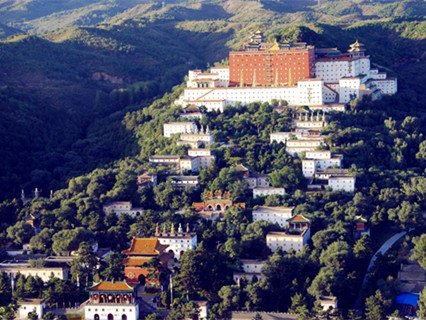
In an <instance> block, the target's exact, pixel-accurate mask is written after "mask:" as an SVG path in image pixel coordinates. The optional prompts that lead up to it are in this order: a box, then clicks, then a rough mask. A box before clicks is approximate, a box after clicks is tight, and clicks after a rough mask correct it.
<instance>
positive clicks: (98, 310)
mask: <svg viewBox="0 0 426 320" xmlns="http://www.w3.org/2000/svg"><path fill="white" fill-rule="evenodd" d="M136 289H137V287H135V286H131V285H129V284H128V283H126V282H109V281H105V282H100V283H98V284H97V285H95V286H93V287H92V288H90V289H89V301H88V302H87V303H86V304H85V306H84V318H85V319H86V320H137V319H139V301H138V297H137V290H136Z"/></svg>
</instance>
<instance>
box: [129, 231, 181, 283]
mask: <svg viewBox="0 0 426 320" xmlns="http://www.w3.org/2000/svg"><path fill="white" fill-rule="evenodd" d="M167 247H168V246H167V245H162V244H161V243H160V242H159V241H158V238H133V239H132V242H131V244H130V248H129V249H127V250H124V251H122V253H123V254H124V255H126V258H125V259H124V274H125V276H126V281H127V282H129V283H140V284H145V283H146V284H149V285H154V286H155V285H158V281H157V280H150V279H149V273H150V270H149V268H148V267H146V265H145V264H146V263H149V262H150V261H151V260H152V259H154V258H158V259H159V261H160V263H161V265H162V266H163V267H164V268H165V269H167V268H168V265H169V262H170V261H171V260H172V259H173V253H169V252H166V249H167Z"/></svg>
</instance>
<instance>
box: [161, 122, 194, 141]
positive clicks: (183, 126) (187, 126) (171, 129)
mask: <svg viewBox="0 0 426 320" xmlns="http://www.w3.org/2000/svg"><path fill="white" fill-rule="evenodd" d="M195 131H197V125H196V124H195V123H194V122H189V121H188V122H169V123H165V124H163V132H164V136H165V137H166V138H170V137H171V136H172V135H173V134H180V133H188V132H189V133H191V132H195Z"/></svg>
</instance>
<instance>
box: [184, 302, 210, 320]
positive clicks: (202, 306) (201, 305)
mask: <svg viewBox="0 0 426 320" xmlns="http://www.w3.org/2000/svg"><path fill="white" fill-rule="evenodd" d="M194 302H195V303H196V304H197V305H198V311H199V312H200V313H199V315H198V320H207V319H208V315H209V303H208V301H205V300H200V301H194ZM185 320H186V319H185Z"/></svg>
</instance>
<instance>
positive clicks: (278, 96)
mask: <svg viewBox="0 0 426 320" xmlns="http://www.w3.org/2000/svg"><path fill="white" fill-rule="evenodd" d="M396 92H397V80H396V79H394V78H389V77H387V75H386V73H383V72H379V70H377V69H374V68H371V66H370V58H369V56H368V55H367V54H366V50H365V48H364V45H363V44H362V43H359V42H358V41H356V42H355V43H353V44H351V46H350V48H349V50H348V51H347V52H345V53H342V52H340V51H339V50H337V49H336V48H315V47H314V46H312V45H308V44H306V43H302V42H288V41H283V42H277V41H275V42H266V41H265V38H264V35H263V33H262V32H260V31H257V32H255V33H254V34H253V35H252V36H251V38H250V41H249V43H247V44H246V45H245V46H244V47H243V48H242V49H241V50H238V51H233V52H230V54H229V66H219V67H212V68H210V70H209V72H203V71H201V70H191V71H189V74H188V82H187V87H186V88H185V89H184V92H183V94H182V95H181V96H180V97H179V99H178V100H177V101H176V104H177V105H180V106H182V114H181V116H182V117H183V118H184V119H185V121H182V122H169V123H165V124H164V125H163V135H164V137H166V138H173V137H175V136H177V137H178V138H177V140H176V143H177V144H178V145H185V146H189V147H190V149H189V150H188V153H187V155H186V156H179V155H151V156H150V157H149V162H150V164H151V165H152V166H153V167H156V166H166V167H170V168H171V170H169V172H168V179H170V180H171V183H172V185H173V186H175V187H176V188H196V187H197V186H198V184H199V180H198V176H196V175H194V174H197V173H198V172H199V171H200V170H201V169H203V168H207V167H209V166H210V165H211V164H212V163H213V162H214V161H215V160H216V159H215V156H214V155H212V153H211V150H210V146H211V145H212V144H213V143H214V137H213V134H212V133H211V132H210V129H209V127H206V128H204V127H201V128H198V126H197V124H196V123H195V122H194V119H199V118H202V116H203V114H202V112H201V111H200V107H205V108H206V109H207V110H208V111H220V112H223V110H224V109H225V107H226V106H235V105H236V104H237V103H242V104H248V103H252V102H256V101H259V102H271V101H272V100H284V101H286V102H287V103H288V105H289V106H309V107H310V110H315V111H314V112H305V113H299V114H296V115H295V118H294V119H293V127H292V129H291V130H290V131H288V132H272V133H271V135H270V142H271V143H283V144H284V145H285V150H286V152H287V153H288V154H289V155H291V156H298V157H300V158H301V159H302V171H303V175H304V177H305V178H306V179H307V180H308V181H309V186H308V190H317V189H324V187H325V186H328V187H330V188H331V189H332V190H342V191H347V192H354V190H355V177H354V176H352V175H351V174H350V173H349V171H348V170H347V169H343V168H342V165H343V164H342V161H343V156H342V155H339V154H333V153H332V152H331V151H329V150H326V147H327V145H326V142H325V136H324V135H322V131H323V130H324V128H325V127H326V126H327V121H326V117H325V111H328V110H338V111H341V110H342V108H343V107H342V106H344V104H346V103H348V102H350V101H351V100H353V99H356V98H358V99H359V98H361V97H362V96H364V95H369V96H371V97H372V98H373V99H377V98H380V97H381V96H382V95H392V94H395V93H396ZM235 170H236V171H237V172H239V173H241V177H242V179H243V180H244V181H246V182H247V185H248V188H249V189H251V190H252V192H253V198H254V199H256V198H258V197H266V196H270V195H284V194H285V189H284V188H274V187H271V184H270V181H269V177H268V175H267V174H259V173H255V172H250V170H249V169H248V168H246V167H245V166H243V165H242V164H239V165H237V166H235ZM170 172H171V173H172V174H169V173H170ZM157 183H158V176H157V174H155V173H150V172H148V171H144V172H142V173H141V174H140V175H139V176H138V177H137V184H138V187H139V188H144V187H146V186H156V185H157ZM34 197H35V198H38V197H40V194H39V191H38V190H37V189H36V190H35V195H34ZM22 198H23V200H24V199H26V197H25V194H24V193H22ZM232 207H236V208H240V209H245V208H246V204H245V203H240V202H235V201H234V199H233V198H232V197H231V195H230V193H229V192H227V191H222V190H217V191H215V192H207V193H206V194H205V195H204V197H203V200H202V201H201V202H194V203H193V204H192V208H193V209H194V210H195V212H197V214H198V215H199V216H200V217H201V218H203V219H208V220H214V219H217V218H219V219H220V218H223V217H224V214H225V211H226V210H228V209H230V208H232ZM103 211H104V212H105V214H111V213H115V214H116V215H121V214H127V215H130V216H137V215H139V214H141V213H142V212H143V209H142V208H133V206H132V203H131V202H130V201H116V202H112V203H108V204H106V205H104V207H103ZM36 218H37V217H29V218H28V219H27V220H28V221H27V223H29V224H31V225H32V226H33V227H34V228H36V227H37V226H36ZM252 220H253V221H254V222H255V221H267V222H270V223H272V224H274V225H275V226H276V228H275V230H274V231H269V232H268V233H267V234H266V236H265V238H266V239H265V241H266V245H267V247H268V248H269V249H270V250H271V251H272V252H275V251H277V250H279V249H282V250H284V251H287V252H288V251H302V250H303V249H304V247H305V246H306V244H307V243H308V241H309V240H310V238H311V222H310V220H309V219H308V218H306V217H305V216H303V215H302V214H295V212H294V207H284V206H281V207H279V206H278V207H270V206H256V207H254V208H253V211H252ZM353 232H354V237H355V238H356V239H358V238H360V237H361V236H362V235H364V234H369V226H368V221H367V220H366V219H365V218H364V217H362V216H358V217H356V219H355V221H354V230H353ZM197 245H198V241H197V235H196V233H195V232H192V231H191V230H190V228H189V225H187V226H186V227H185V228H183V227H182V225H179V226H178V227H177V229H175V226H174V225H171V226H170V229H169V230H166V226H165V225H163V228H162V230H160V227H159V226H158V225H157V227H156V230H155V235H154V236H153V237H150V238H133V239H132V241H131V243H130V246H129V248H128V249H126V250H123V251H122V254H123V255H124V256H125V258H124V261H123V264H124V273H125V281H123V282H101V283H98V284H96V285H95V286H93V287H92V288H91V289H90V294H89V300H88V301H87V302H86V303H85V304H84V307H83V308H84V318H85V319H87V320H89V319H90V320H93V319H94V320H104V319H105V320H114V319H121V320H136V319H139V313H140V310H139V308H140V305H141V301H142V300H141V298H140V297H139V295H138V293H139V287H140V286H144V287H157V288H158V287H159V286H161V284H162V283H161V279H160V274H161V273H166V274H170V272H171V269H172V268H173V266H174V265H175V264H176V263H178V262H179V260H180V259H181V257H182V255H184V254H185V252H187V251H188V250H194V249H195V248H196V247H197ZM74 258H75V257H48V258H46V259H44V263H43V266H40V267H32V266H31V265H30V263H29V261H20V260H18V259H14V260H13V261H4V262H2V263H0V272H3V273H6V274H8V275H9V276H11V277H12V278H14V277H15V276H16V275H17V274H23V275H25V276H28V275H32V276H38V277H40V278H41V279H42V280H43V281H48V280H49V279H50V278H51V277H56V278H59V279H63V280H65V279H68V277H69V266H70V263H71V261H72V259H74ZM61 259H62V260H61ZM153 261H155V262H156V264H155V265H154V264H153ZM240 262H241V264H240V267H239V269H238V270H236V271H235V272H234V273H233V279H234V281H235V282H236V283H238V284H239V283H240V282H241V281H243V280H244V281H249V282H253V281H258V280H262V279H264V278H265V276H264V274H263V270H264V267H265V263H266V260H257V259H242V260H241V261H240ZM30 300H31V301H30ZM30 300H28V301H22V302H21V309H22V310H21V309H20V310H19V315H21V314H22V315H23V316H22V317H26V315H28V312H29V311H32V310H36V312H37V313H38V314H39V317H41V316H42V315H43V310H44V308H45V306H44V304H43V301H42V300H37V301H36V299H30ZM320 304H321V306H322V307H323V309H324V310H328V309H329V308H337V299H336V297H322V298H321V299H320ZM199 306H200V310H201V311H202V315H201V319H203V318H207V314H206V313H207V304H206V303H205V302H200V303H199ZM247 317H250V319H252V318H253V315H252V314H250V313H244V312H233V313H232V319H248V318H247ZM262 317H264V318H265V319H269V318H271V319H296V318H297V316H295V315H293V314H278V313H263V314H262Z"/></svg>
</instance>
